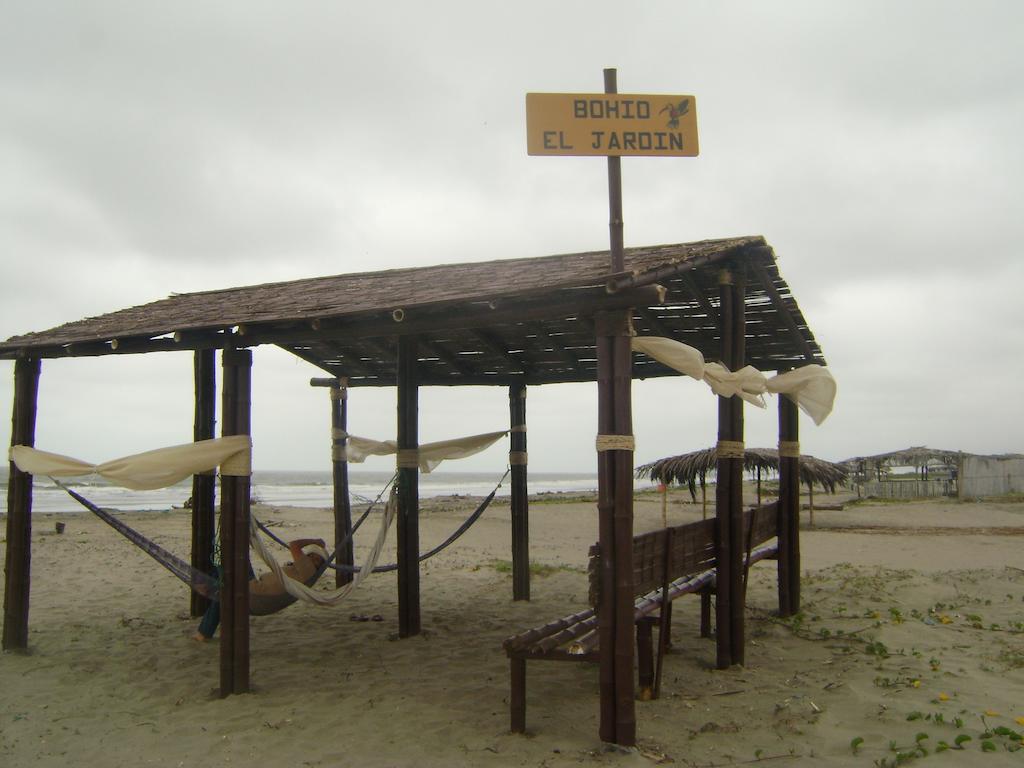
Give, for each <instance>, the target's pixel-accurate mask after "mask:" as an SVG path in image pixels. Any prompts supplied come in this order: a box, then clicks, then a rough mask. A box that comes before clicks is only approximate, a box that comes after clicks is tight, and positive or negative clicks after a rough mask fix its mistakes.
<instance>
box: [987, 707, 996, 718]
mask: <svg viewBox="0 0 1024 768" xmlns="http://www.w3.org/2000/svg"><path fill="white" fill-rule="evenodd" d="M985 714H986V715H987V716H989V717H999V713H998V712H996V711H995V710H994V709H986V710H985Z"/></svg>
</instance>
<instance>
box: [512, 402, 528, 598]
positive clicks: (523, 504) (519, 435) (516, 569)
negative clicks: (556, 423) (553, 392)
mask: <svg viewBox="0 0 1024 768" xmlns="http://www.w3.org/2000/svg"><path fill="white" fill-rule="evenodd" d="M508 411H509V425H510V428H511V430H512V431H511V433H510V435H509V453H508V462H509V466H510V467H511V468H512V473H511V483H512V498H511V507H512V599H513V600H529V599H530V502H529V490H528V488H527V482H526V462H527V457H526V384H523V383H521V382H520V383H516V384H512V385H511V386H509V388H508Z"/></svg>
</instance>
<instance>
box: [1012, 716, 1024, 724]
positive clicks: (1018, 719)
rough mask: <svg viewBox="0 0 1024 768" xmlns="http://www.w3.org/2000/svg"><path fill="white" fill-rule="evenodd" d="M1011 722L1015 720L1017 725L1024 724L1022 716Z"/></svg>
mask: <svg viewBox="0 0 1024 768" xmlns="http://www.w3.org/2000/svg"><path fill="white" fill-rule="evenodd" d="M1013 722H1015V723H1016V724H1017V725H1024V717H1018V718H1017V719H1016V720H1014V721H1013Z"/></svg>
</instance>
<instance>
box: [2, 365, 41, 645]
mask: <svg viewBox="0 0 1024 768" xmlns="http://www.w3.org/2000/svg"><path fill="white" fill-rule="evenodd" d="M38 391H39V360H36V359H21V360H16V361H15V363H14V405H13V408H12V415H11V445H12V446H13V445H28V446H33V445H35V438H36V395H37V394H38ZM31 563H32V475H30V474H28V473H26V472H22V471H21V470H20V469H18V468H17V467H16V466H15V465H14V462H13V461H12V462H11V463H10V475H9V476H8V479H7V555H6V560H5V561H4V632H3V649H4V650H5V651H24V650H27V648H28V603H29V585H30V583H31V578H30V576H31Z"/></svg>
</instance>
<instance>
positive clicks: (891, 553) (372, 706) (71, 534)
mask: <svg viewBox="0 0 1024 768" xmlns="http://www.w3.org/2000/svg"><path fill="white" fill-rule="evenodd" d="M818 500H819V501H820V502H821V503H824V504H834V503H835V501H836V499H835V498H834V497H818ZM473 506H474V503H473V500H470V499H458V498H455V499H451V498H449V499H437V500H431V501H430V502H429V503H428V504H426V505H425V509H424V511H423V513H422V518H421V524H420V526H421V542H422V544H423V548H424V549H426V548H428V547H430V546H433V544H435V543H436V542H438V541H440V540H442V539H443V538H445V536H447V535H448V533H450V532H451V531H452V530H453V529H454V528H455V527H456V526H457V525H458V524H459V523H460V522H461V521H462V520H463V519H465V516H466V515H467V514H468V512H469V511H470V510H471V509H472V508H473ZM255 512H256V514H257V515H258V516H259V517H260V519H262V520H264V521H265V522H267V523H269V524H271V525H272V526H274V530H275V531H277V533H278V534H279V535H280V536H282V537H283V538H286V539H291V538H297V537H301V536H321V537H324V538H329V535H330V530H331V522H330V513H329V511H327V510H320V509H298V508H270V507H257V508H256V509H255ZM635 515H636V525H635V528H636V531H637V532H641V531H645V530H651V529H654V528H657V527H660V526H661V524H662V506H661V501H660V499H659V497H658V496H657V495H655V494H653V493H651V494H642V495H639V496H638V497H637V502H636V512H635ZM667 515H668V520H669V522H670V523H671V524H677V523H681V522H686V521H690V520H694V519H699V518H700V516H701V507H700V505H699V504H696V505H694V504H692V503H689V496H688V494H685V493H674V494H673V495H672V496H671V497H670V503H669V504H668V512H667ZM125 519H126V521H127V522H128V523H129V524H130V525H133V526H135V527H137V528H138V529H139V530H141V531H142V532H143V533H145V534H146V535H147V536H150V537H151V538H153V539H154V540H156V541H158V542H159V543H161V544H162V545H163V546H165V547H167V548H168V549H170V550H172V551H174V552H177V553H179V554H182V555H183V556H186V557H187V553H188V546H189V520H190V518H189V513H188V512H187V511H185V510H173V511H170V512H168V513H164V514H152V513H149V514H135V515H126V516H125ZM57 522H63V523H65V526H66V527H65V531H64V533H63V534H57V533H56V532H55V523H57ZM803 524H804V529H803V531H802V536H801V546H802V554H803V569H804V580H803V599H804V601H803V613H802V614H801V616H800V617H798V619H796V620H789V621H785V622H782V621H780V620H778V619H776V618H775V617H774V616H773V610H774V609H775V607H776V592H775V564H774V563H773V562H765V563H762V564H760V565H758V566H757V567H755V568H754V569H753V571H752V572H751V576H750V582H749V596H748V603H749V608H748V612H747V636H748V647H747V661H748V663H747V666H746V667H743V668H734V669H730V670H726V671H718V670H715V668H714V660H715V647H714V641H713V640H708V639H701V638H700V637H699V636H698V631H697V629H698V616H699V601H697V600H696V599H693V598H684V599H682V600H680V601H677V603H676V610H675V612H674V626H673V642H674V647H673V649H672V652H671V653H670V654H669V656H668V657H667V659H666V666H665V677H664V682H663V691H662V697H661V698H660V699H658V700H656V701H651V702H638V703H637V718H638V733H639V748H638V749H637V750H634V751H625V752H622V751H609V750H607V749H606V748H605V747H604V746H603V745H602V744H601V743H600V742H599V740H598V738H597V720H598V694H597V668H596V666H593V665H589V664H554V663H543V662H535V663H531V664H530V665H528V671H527V675H528V677H527V685H528V708H527V724H528V729H529V732H528V733H527V734H526V735H525V736H524V735H513V734H511V733H509V730H508V689H509V681H508V661H507V659H506V657H505V655H504V653H503V651H502V647H501V643H502V640H503V639H504V638H506V637H507V636H509V635H512V634H515V633H517V632H519V631H521V630H524V629H527V628H529V627H532V626H535V625H538V624H542V623H544V622H546V621H548V620H551V619H555V618H558V617H560V616H563V615H565V614H567V613H569V612H571V611H573V610H580V609H582V608H584V607H585V605H586V594H587V581H586V574H585V567H586V556H587V549H588V547H589V545H590V544H592V543H593V542H594V541H595V540H596V538H597V513H596V508H595V506H594V504H593V503H592V502H588V501H580V500H572V499H565V498H562V497H557V496H553V497H550V498H548V499H545V500H543V501H535V502H534V503H532V505H531V517H530V530H531V540H532V542H531V556H532V562H533V564H534V567H535V570H536V574H535V575H534V577H533V581H532V600H531V601H530V602H528V603H525V602H519V603H513V602H512V600H511V575H510V573H509V571H508V562H509V560H510V557H511V556H510V553H509V547H510V544H509V542H510V523H509V510H508V506H507V503H502V502H500V501H498V502H495V504H494V505H493V506H492V507H491V509H489V510H488V512H487V513H486V514H485V515H484V517H483V518H482V519H481V520H480V521H479V522H478V523H477V525H476V526H475V527H474V528H473V529H471V530H470V531H469V533H467V534H466V535H465V536H464V537H463V538H462V539H461V540H460V541H459V542H457V543H456V544H455V545H454V546H453V547H451V548H449V549H447V550H445V551H444V552H442V553H441V554H439V555H438V556H436V557H435V558H433V559H431V560H429V561H427V562H425V563H424V564H423V566H422V571H421V573H422V612H423V627H424V632H423V634H422V635H421V636H418V637H414V638H410V639H405V640H397V639H396V632H397V618H396V606H397V598H396V586H395V575H394V574H382V575H377V576H374V577H373V578H371V579H368V580H367V581H366V583H365V584H364V585H363V586H362V588H361V589H360V590H358V591H357V592H356V593H354V594H353V595H352V596H351V597H350V598H349V599H348V600H347V601H346V602H345V603H344V604H343V605H342V606H341V607H339V608H336V609H324V608H317V607H313V606H309V605H306V604H298V605H294V606H292V607H290V608H288V609H286V610H285V611H283V612H281V613H279V614H276V615H273V616H268V617H259V618H254V619H253V622H252V681H253V692H252V693H251V694H247V695H242V696H234V697H231V698H229V699H226V700H221V699H219V698H217V696H216V690H215V689H216V687H217V681H218V677H217V675H218V671H217V662H218V649H217V642H216V641H214V642H210V643H206V644H201V643H196V642H194V641H192V640H191V639H190V637H191V635H192V633H193V632H194V630H195V626H196V621H195V620H194V619H192V618H190V617H189V616H188V595H187V592H186V590H185V588H184V587H183V586H182V585H181V584H180V582H178V581H177V580H176V579H174V578H173V577H172V576H170V575H169V574H168V573H167V572H165V571H164V570H163V569H161V568H160V567H158V566H157V565H156V564H155V563H153V561H152V560H150V559H149V557H148V556H147V555H145V554H144V553H142V552H141V551H139V550H138V549H136V548H134V547H132V546H131V545H129V544H128V543H127V542H125V541H124V540H123V539H122V538H120V537H119V536H118V535H117V534H115V533H114V532H113V531H112V530H111V529H109V528H108V527H107V526H105V525H104V524H103V523H101V522H100V521H98V520H97V519H95V518H93V517H92V516H91V515H87V514H84V515H37V516H36V517H35V519H34V532H33V544H32V546H33V550H32V596H31V615H30V638H29V642H30V653H29V654H27V655H22V654H4V655H3V656H2V657H0V765H4V766H9V767H10V768H16V767H19V766H67V765H103V766H143V765H154V766H207V765H211V766H212V765H256V766H285V765H287V766H293V765H294V766H549V767H550V768H555V767H557V766H570V765H572V766H578V765H628V766H634V765H654V764H659V763H664V764H668V763H676V764H679V765H686V766H712V765H714V766H720V765H736V764H753V763H756V762H769V764H792V765H867V766H870V765H876V764H878V765H884V764H886V762H884V761H894V760H895V759H896V758H897V755H898V753H907V754H909V753H910V752H911V751H912V750H913V749H914V748H915V746H916V745H920V746H921V747H923V748H924V749H927V751H928V756H927V757H926V758H925V757H922V756H921V753H920V752H918V753H917V754H918V756H917V757H916V758H914V762H925V763H926V764H928V765H932V764H934V765H985V766H999V765H1024V750H1020V751H1011V750H1013V749H1014V748H1015V747H1016V746H1018V745H1017V744H1016V743H1015V742H1014V737H1013V736H1012V735H1008V733H1007V732H1008V731H1012V732H1016V733H1021V732H1024V570H1022V569H1021V567H1022V566H1024V558H1022V557H1021V554H1020V553H1021V545H1022V544H1024V503H995V502H989V503H968V504H960V503H957V502H954V501H949V502H946V501H929V502H914V503H905V504H892V503H885V504H883V503H859V504H852V505H851V504H847V505H846V506H845V508H844V509H842V510H836V509H833V510H823V509H818V510H816V512H815V526H814V528H810V527H809V519H808V513H807V512H806V511H805V512H804V519H803ZM373 525H374V519H373V518H371V520H370V521H369V522H368V526H369V527H370V528H372V526H373ZM363 533H364V535H362V536H361V537H359V538H360V541H359V545H360V546H358V547H357V558H358V557H359V556H360V554H361V553H362V551H363V549H362V547H364V546H366V545H367V544H368V542H369V540H370V538H371V537H372V533H371V532H369V528H368V529H367V530H366V531H364V532H363ZM393 537H394V534H393V533H392V541H393ZM0 551H2V550H0ZM282 557H283V555H282ZM384 558H385V559H386V560H388V561H391V560H392V559H393V543H392V544H390V545H389V549H388V550H387V551H386V552H385V556H384ZM376 615H379V616H380V617H381V618H382V620H380V621H374V620H366V619H372V617H374V616H376ZM986 734H988V735H986ZM963 736H966V737H969V740H965V739H963V738H962V737H963ZM958 737H961V738H960V742H961V743H960V744H957V740H958ZM858 739H860V740H862V741H861V742H858V746H856V748H854V747H852V746H851V742H853V741H855V740H858ZM940 742H944V743H945V744H948V745H949V747H950V749H946V750H943V749H942V748H941V746H940ZM892 746H894V747H895V748H896V749H895V751H894V750H893V749H892V748H891V747H892ZM937 748H938V751H939V752H940V753H938V754H937V753H936V750H937ZM989 748H991V750H992V751H990V752H988V751H985V750H988V749H989ZM893 764H895V763H893Z"/></svg>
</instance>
